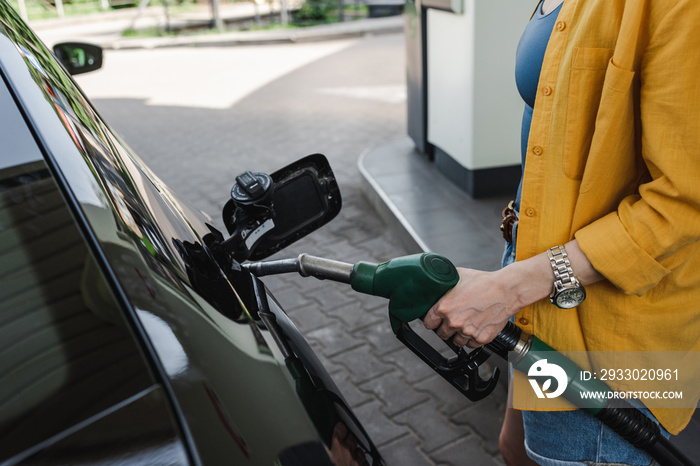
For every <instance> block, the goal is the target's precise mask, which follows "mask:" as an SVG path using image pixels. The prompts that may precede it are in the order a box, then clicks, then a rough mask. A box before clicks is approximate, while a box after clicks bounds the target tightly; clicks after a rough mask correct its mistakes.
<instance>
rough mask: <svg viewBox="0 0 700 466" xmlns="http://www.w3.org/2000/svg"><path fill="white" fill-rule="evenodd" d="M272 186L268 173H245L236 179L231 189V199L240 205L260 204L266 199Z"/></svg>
mask: <svg viewBox="0 0 700 466" xmlns="http://www.w3.org/2000/svg"><path fill="white" fill-rule="evenodd" d="M270 186H272V178H271V177H270V175H268V174H267V173H261V172H251V171H245V172H243V173H241V174H240V175H238V176H237V177H236V184H234V185H233V188H231V199H233V201H234V202H235V203H236V204H239V205H244V206H245V205H252V204H258V203H260V202H261V201H263V200H264V199H265V197H266V196H267V195H268V193H269V191H270Z"/></svg>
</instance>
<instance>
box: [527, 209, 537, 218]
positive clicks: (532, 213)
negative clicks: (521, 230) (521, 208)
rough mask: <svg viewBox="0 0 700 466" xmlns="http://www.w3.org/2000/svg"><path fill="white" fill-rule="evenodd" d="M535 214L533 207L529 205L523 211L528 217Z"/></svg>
mask: <svg viewBox="0 0 700 466" xmlns="http://www.w3.org/2000/svg"><path fill="white" fill-rule="evenodd" d="M535 214H536V212H535V209H533V208H532V207H530V208H529V209H527V210H526V211H525V215H527V216H528V217H534V216H535Z"/></svg>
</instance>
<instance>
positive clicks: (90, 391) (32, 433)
mask: <svg viewBox="0 0 700 466" xmlns="http://www.w3.org/2000/svg"><path fill="white" fill-rule="evenodd" d="M27 147H30V146H29V145H28V146H27ZM35 150H36V149H35ZM160 390H161V389H160V388H159V386H158V385H157V384H156V383H155V382H154V379H153V377H152V376H151V373H150V371H149V369H148V365H147V364H146V360H145V359H144V356H143V354H142V353H141V351H140V349H139V346H138V344H137V342H136V341H135V339H134V337H133V335H132V333H131V331H130V329H129V326H128V325H127V321H126V320H125V318H124V316H123V314H122V310H121V308H120V306H119V305H118V304H117V301H116V299H115V298H114V297H113V295H112V293H111V291H110V289H109V287H108V285H107V282H106V280H105V279H104V277H103V275H102V273H101V272H100V269H99V267H98V266H97V263H96V262H95V260H94V258H93V256H92V255H91V254H90V252H89V251H88V248H87V246H86V243H85V241H84V240H83V237H82V235H81V234H80V231H79V230H78V227H77V225H76V223H75V221H74V220H73V218H72V216H71V213H70V211H69V210H68V208H67V206H66V204H65V202H64V201H63V198H62V196H61V193H60V191H59V189H58V187H57V185H56V184H55V182H54V180H53V178H52V177H51V175H50V173H49V171H48V169H47V167H46V165H45V163H44V162H43V161H36V162H29V163H24V164H20V165H17V166H14V167H6V168H3V169H0V462H3V461H5V460H8V459H10V458H13V457H15V456H16V455H19V456H18V457H23V456H26V455H28V454H32V455H33V454H39V452H40V451H41V450H46V448H47V447H50V446H51V445H54V444H60V443H61V442H66V441H67V438H68V437H71V438H80V434H79V433H80V432H82V433H83V436H84V435H86V434H85V432H88V431H90V429H89V427H90V426H93V425H94V429H98V430H99V429H100V428H102V429H103V430H104V425H105V422H106V421H105V419H117V418H119V416H116V417H115V416H114V415H113V414H114V413H121V414H122V415H123V413H124V412H125V411H124V409H125V408H126V407H127V406H129V405H132V404H133V403H137V404H138V403H144V401H143V400H144V399H148V400H153V399H157V400H160V401H158V402H153V401H151V402H150V404H149V403H146V404H147V405H148V406H151V408H153V407H156V411H158V410H160V412H161V414H160V415H157V416H156V419H153V421H152V423H154V424H158V423H160V424H163V423H165V425H166V426H167V427H166V429H165V430H166V431H169V432H170V436H169V438H170V439H171V440H172V439H173V438H174V439H177V435H176V434H174V433H173V432H174V431H175V429H173V427H172V422H171V421H170V420H169V417H168V414H167V409H164V407H165V406H167V405H166V404H165V401H164V400H165V398H164V396H163V394H162V393H160ZM154 403H155V404H154ZM126 411H128V410H126ZM163 413H164V414H163ZM163 419H165V421H163ZM130 422H131V421H130ZM145 422H146V424H142V425H140V426H139V429H141V430H143V429H146V430H148V427H147V426H148V425H149V424H148V422H149V421H148V420H146V421H145ZM100 426H102V427H100ZM158 428H159V429H161V430H162V425H161V426H160V427H158ZM107 431H109V429H107ZM76 436H77V437H76ZM97 437H98V439H101V440H104V438H107V436H106V435H103V436H99V435H98V436H97ZM165 438H166V439H167V438H168V436H165ZM142 440H143V439H141V441H142ZM42 442H43V443H42ZM173 442H174V443H173ZM173 442H170V443H169V444H178V442H177V441H176V440H174V441H173ZM37 448H39V451H34V450H36V449H37ZM177 448H179V450H178V451H180V453H182V447H181V446H179V447H177ZM49 450H50V449H49ZM130 450H133V448H130ZM76 453H78V452H76ZM112 453H114V452H112ZM171 453H172V452H171ZM43 454H46V453H45V452H44V453H43ZM63 454H66V451H64V452H63ZM105 454H106V453H105ZM68 455H69V457H70V453H69V454H68ZM80 455H83V456H85V452H84V451H83V452H80ZM96 455H97V456H99V455H102V453H99V454H98V453H96V452H93V453H91V454H89V455H87V456H88V457H91V456H96ZM176 456H177V455H176ZM180 456H181V457H184V456H183V454H180ZM16 458H17V457H16ZM65 459H67V458H64V460H65ZM93 459H94V458H93ZM64 460H62V462H63V461H64ZM69 462H70V461H69ZM77 462H81V461H77Z"/></svg>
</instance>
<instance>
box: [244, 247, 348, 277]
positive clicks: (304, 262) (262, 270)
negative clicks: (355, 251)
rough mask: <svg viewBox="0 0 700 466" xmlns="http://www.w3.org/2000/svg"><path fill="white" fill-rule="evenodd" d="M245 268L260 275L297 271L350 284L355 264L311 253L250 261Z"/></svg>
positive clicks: (303, 274) (307, 275) (309, 275)
mask: <svg viewBox="0 0 700 466" xmlns="http://www.w3.org/2000/svg"><path fill="white" fill-rule="evenodd" d="M243 268H245V269H247V270H248V271H249V272H250V273H252V274H253V275H255V276H258V277H263V276H265V275H277V274H281V273H292V272H296V273H298V274H299V275H301V276H302V277H316V278H318V279H320V280H332V281H335V282H340V283H348V284H350V283H351V281H352V277H353V268H354V265H353V264H348V263H346V262H340V261H335V260H332V259H325V258H323V257H316V256H310V255H309V254H300V255H299V256H298V257H295V258H292V259H280V260H271V261H262V262H250V263H247V264H243Z"/></svg>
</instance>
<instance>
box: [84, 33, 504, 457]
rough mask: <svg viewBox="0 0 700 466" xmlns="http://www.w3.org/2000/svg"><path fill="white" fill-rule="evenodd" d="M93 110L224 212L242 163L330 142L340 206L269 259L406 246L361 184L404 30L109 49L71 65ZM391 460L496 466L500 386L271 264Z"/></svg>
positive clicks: (260, 163) (401, 101) (383, 133)
mask: <svg viewBox="0 0 700 466" xmlns="http://www.w3.org/2000/svg"><path fill="white" fill-rule="evenodd" d="M78 82H79V84H80V85H81V86H82V87H83V88H84V90H85V91H86V93H87V94H88V96H90V97H91V98H92V100H93V102H94V103H95V104H96V106H97V108H98V110H99V111H100V113H101V114H102V115H103V117H104V118H105V119H106V120H107V121H108V122H109V123H110V124H111V126H112V127H113V128H114V129H115V130H116V131H117V132H118V133H119V134H121V135H122V136H123V137H124V139H125V140H126V141H127V142H128V143H129V145H130V146H131V147H132V148H133V149H134V150H135V151H136V152H137V153H138V154H139V155H140V157H141V158H142V159H143V160H144V161H145V162H146V163H147V164H148V165H149V166H150V167H151V168H152V169H153V170H154V171H155V173H156V174H157V175H158V176H160V177H161V178H162V179H163V180H164V181H165V182H166V183H167V184H168V185H169V186H171V187H172V188H174V189H175V190H176V191H178V192H179V193H181V194H182V195H183V197H184V198H186V199H188V200H190V201H191V202H192V203H193V204H194V205H195V206H196V207H199V208H201V209H202V210H205V211H207V212H209V213H210V214H211V215H212V216H213V217H215V218H216V219H217V221H218V222H219V225H220V224H221V222H220V220H218V219H220V215H219V212H220V210H221V208H222V206H223V204H224V203H225V202H226V200H227V199H228V195H229V194H228V193H229V190H230V188H231V185H232V184H233V182H234V177H235V176H236V175H237V174H238V173H239V172H241V171H243V170H260V171H268V172H271V171H274V170H276V169H277V168H280V167H282V166H284V165H286V164H288V163H290V162H292V161H294V160H296V159H298V158H300V157H303V156H305V155H307V154H311V153H316V152H320V153H323V154H325V155H326V156H327V157H328V158H329V160H330V162H331V165H332V166H333V168H334V171H335V173H336V176H337V179H338V182H339V185H340V188H341V192H342V194H343V209H342V211H341V213H340V215H339V217H338V218H336V219H335V220H334V221H333V222H331V223H330V224H329V225H327V226H325V227H323V228H321V229H320V230H318V231H317V232H315V233H313V234H312V235H310V236H309V237H307V238H305V239H303V240H301V241H299V242H298V243H296V244H294V245H292V246H290V247H289V248H288V249H287V250H285V251H283V252H282V253H278V254H277V256H276V257H291V256H295V255H297V254H299V253H301V252H306V253H310V254H314V255H319V256H324V257H329V258H332V259H337V260H342V261H346V262H355V261H358V260H365V261H374V262H380V261H384V260H387V259H390V258H392V257H396V256H400V255H404V254H407V253H412V252H416V251H408V250H406V249H404V248H403V247H402V246H401V245H400V242H399V241H398V240H397V239H396V238H395V237H393V236H392V234H391V233H390V229H389V228H387V226H386V225H385V224H383V223H382V221H381V220H380V219H379V217H378V216H377V215H376V214H375V212H374V211H373V210H372V208H371V206H370V205H369V203H368V202H367V201H366V199H365V198H364V197H363V195H362V194H361V190H360V184H361V179H360V175H359V173H358V170H357V160H358V158H359V156H360V155H361V154H362V153H363V152H364V151H366V150H368V149H369V148H371V147H373V146H375V145H377V144H382V143H384V142H386V141H387V140H392V139H395V138H400V137H403V136H405V134H406V104H405V65H404V44H403V36H402V35H401V34H384V35H376V34H373V35H366V34H365V35H364V36H362V38H358V39H351V40H349V39H344V40H341V41H327V42H314V43H306V44H289V45H279V44H278V45H257V46H251V47H212V48H197V49H192V48H168V49H155V50H128V51H127V50H120V51H107V52H106V56H105V68H104V69H103V70H100V71H98V72H96V73H93V74H88V75H84V76H82V77H80V76H79V77H78ZM264 281H265V283H266V284H267V285H268V287H269V288H270V289H271V290H272V291H273V293H274V294H275V296H276V297H277V299H278V300H279V302H280V303H281V304H282V306H283V307H284V308H285V309H286V310H287V312H288V313H289V314H290V316H291V318H292V319H293V320H294V322H295V323H296V324H297V325H298V327H299V328H300V330H301V331H302V332H303V333H304V335H306V337H307V338H308V339H309V341H310V342H311V344H312V346H313V347H314V348H315V349H316V351H317V352H318V354H319V356H320V357H321V359H322V361H323V362H324V363H325V365H326V367H327V368H328V370H329V372H330V373H331V374H332V376H333V378H334V380H335V381H336V383H337V384H338V385H339V386H340V387H341V390H342V392H343V393H344V395H345V397H346V398H347V399H348V401H349V403H350V405H351V406H352V407H353V408H354V410H355V412H356V414H357V415H358V417H359V418H360V419H361V420H362V421H363V422H364V423H365V425H366V427H367V428H368V431H369V434H370V436H371V437H372V438H373V440H374V442H375V443H376V444H377V446H378V447H379V449H380V451H381V452H382V453H383V455H384V456H385V459H386V460H387V463H388V464H389V465H408V466H412V465H427V464H440V465H490V464H502V461H501V460H500V457H499V455H498V445H497V443H498V442H497V438H498V430H499V428H500V423H501V420H502V414H503V410H504V406H503V399H504V393H503V389H502V388H501V387H500V386H499V388H498V389H497V392H496V393H494V394H493V395H492V396H490V397H489V398H487V399H485V400H483V401H481V402H479V403H471V402H469V401H468V400H467V399H466V398H464V397H462V396H461V395H460V394H459V393H458V392H456V391H455V390H454V389H453V388H452V387H451V386H450V385H449V384H447V383H446V382H445V381H443V380H442V379H441V378H439V377H438V376H436V375H434V374H433V373H432V371H431V370H430V369H429V368H428V367H427V366H425V365H424V364H423V363H422V362H420V361H419V360H418V358H416V357H415V356H414V355H413V354H412V353H411V352H410V351H408V350H407V349H406V348H404V347H403V346H402V345H401V343H400V342H398V341H397V340H396V339H395V337H394V336H393V334H392V333H391V330H390V327H389V322H388V318H387V301H386V300H383V299H381V298H375V297H368V296H363V295H358V294H357V293H354V292H353V291H352V290H350V289H349V287H347V286H345V285H341V284H335V283H330V282H322V281H318V280H316V279H313V278H302V277H298V276H291V275H290V276H277V277H266V278H265V280H264Z"/></svg>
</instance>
